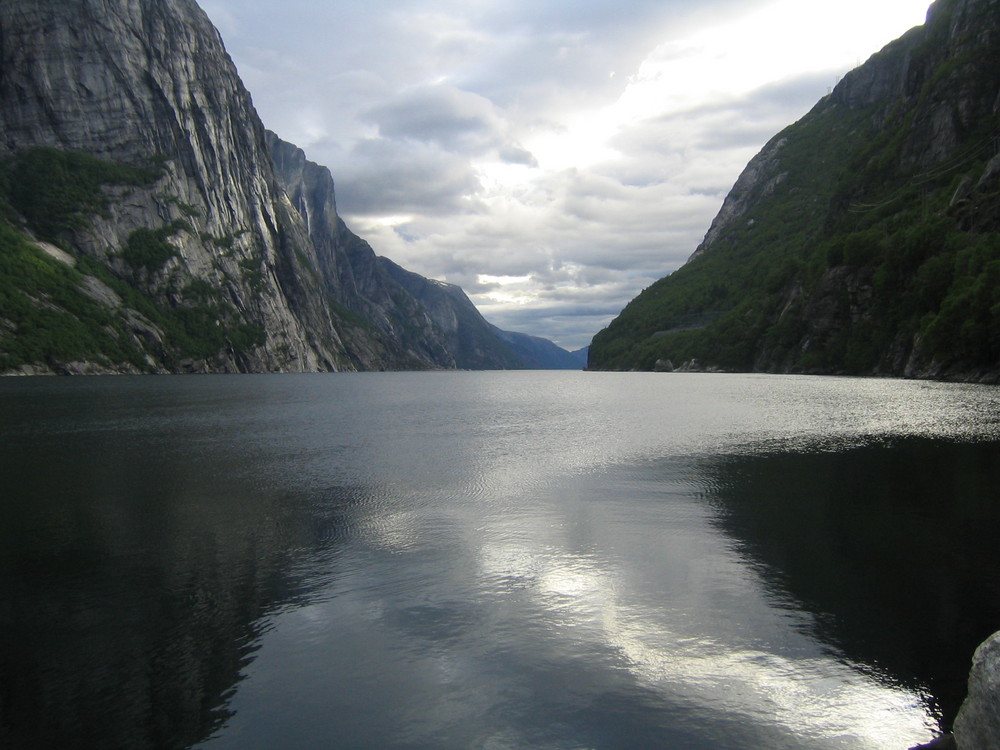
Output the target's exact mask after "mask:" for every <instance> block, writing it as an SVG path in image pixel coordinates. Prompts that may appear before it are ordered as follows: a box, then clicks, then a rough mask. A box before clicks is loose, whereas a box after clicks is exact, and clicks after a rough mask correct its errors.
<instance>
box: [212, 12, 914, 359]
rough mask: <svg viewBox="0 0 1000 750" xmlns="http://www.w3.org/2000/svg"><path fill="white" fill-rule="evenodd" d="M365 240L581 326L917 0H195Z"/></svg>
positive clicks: (546, 317) (276, 125) (660, 264)
mask: <svg viewBox="0 0 1000 750" xmlns="http://www.w3.org/2000/svg"><path fill="white" fill-rule="evenodd" d="M200 4H201V5H202V7H203V8H204V9H205V11H206V12H207V13H208V14H209V16H210V17H211V18H212V20H213V21H214V22H215V24H216V25H217V26H218V27H219V30H220V31H221V32H222V36H223V38H224V40H225V43H226V47H227V49H228V50H229V52H230V54H231V55H232V57H233V59H234V60H235V61H236V64H237V66H238V68H239V71H240V74H241V76H242V78H243V80H244V82H245V83H246V85H247V87H248V88H249V89H250V92H251V94H252V95H253V98H254V103H255V105H256V107H257V110H258V112H259V113H260V115H261V118H262V119H263V120H264V123H265V125H266V126H267V127H269V128H270V129H272V130H274V131H275V132H277V133H278V135H280V136H281V137H282V138H284V139H285V140H288V141H291V142H293V143H295V144H297V145H299V146H301V147H302V148H303V149H305V151H306V154H307V155H308V156H309V158H310V159H312V160H313V161H316V162H319V163H320V164H323V165H325V166H328V167H329V168H330V169H331V171H332V172H333V176H334V179H335V180H336V184H337V204H338V208H339V210H340V213H341V214H342V215H343V217H344V219H345V220H346V221H347V223H348V225H349V226H350V227H351V228H352V229H353V230H354V231H355V232H356V233H357V234H359V235H361V236H362V237H364V238H365V239H366V240H368V241H369V242H370V243H371V245H372V246H373V247H374V248H375V251H376V252H377V253H378V254H379V255H385V256H387V257H389V258H391V259H393V260H394V261H396V262H397V263H399V264H401V265H402V266H404V267H406V268H408V269H410V270H412V271H416V272H418V273H421V274H423V275H425V276H429V277H431V278H436V279H442V280H446V281H450V282H453V283H456V284H459V285H461V286H462V287H463V288H464V289H465V291H466V292H467V293H468V294H469V296H470V297H471V298H472V300H473V302H475V303H476V305H477V306H478V307H479V309H480V311H482V313H483V314H484V315H485V316H486V317H487V318H488V319H489V320H490V321H491V322H493V323H495V324H497V325H499V326H500V327H501V328H504V329H507V330H513V331H522V332H525V333H531V334H534V335H538V336H544V337H546V338H549V339H552V340H554V341H555V342H556V343H558V344H560V345H561V346H563V347H565V348H568V349H576V348H579V347H582V346H585V345H586V344H588V343H589V342H590V339H591V337H592V336H593V335H594V334H595V333H596V332H597V331H599V330H600V329H601V328H603V327H604V326H606V325H607V324H608V322H610V320H611V319H612V318H613V317H614V316H615V315H616V314H617V313H618V312H619V311H620V310H621V308H622V307H623V306H624V305H625V304H626V303H627V302H628V301H629V300H630V299H632V297H634V296H635V295H636V294H637V293H638V292H640V291H641V290H642V289H643V288H645V287H646V286H648V285H649V284H650V283H652V282H653V281H655V280H656V279H658V278H660V277H662V276H664V275H666V274H667V273H669V272H670V271H673V270H674V269H676V268H677V267H678V266H679V265H681V264H682V263H683V262H684V261H685V260H686V259H687V257H688V256H689V255H690V254H691V252H692V251H693V250H694V249H695V247H696V246H697V245H698V243H699V242H700V241H701V239H702V237H703V236H704V234H705V232H706V231H707V229H708V227H709V224H710V223H711V221H712V218H713V217H714V216H715V214H716V213H717V212H718V210H719V208H720V206H721V205H722V201H723V199H724V198H725V196H726V193H727V192H728V191H729V188H730V187H731V186H732V184H733V182H735V180H736V178H737V176H738V175H739V173H740V171H741V170H742V168H743V167H744V166H745V165H746V163H747V161H749V159H750V158H751V157H752V156H753V155H754V154H755V153H756V152H757V151H758V150H760V148H761V146H763V145H764V143H765V142H766V141H767V140H768V139H769V138H770V137H771V136H772V135H774V134H775V133H776V132H778V131H779V130H781V129H782V128H783V127H785V126H786V125H788V124H790V123H792V122H794V121H795V120H797V119H798V118H800V117H801V116H802V115H804V114H805V113H806V112H807V111H808V110H809V109H810V108H811V107H812V106H813V105H814V104H815V103H816V101H818V100H819V99H820V98H821V97H822V96H824V95H826V94H827V93H828V92H829V90H830V89H831V87H833V86H834V85H835V84H836V82H837V81H838V80H839V78H840V77H841V76H843V74H844V73H845V72H846V71H847V70H849V69H851V68H853V67H855V66H857V65H858V64H859V63H861V62H863V61H864V60H865V59H867V58H868V56H869V55H871V54H872V53H874V52H876V51H877V50H879V49H880V48H881V47H882V46H884V45H885V44H886V43H888V42H889V41H891V40H892V39H895V38H897V37H898V36H900V35H901V34H902V33H903V32H905V31H906V30H907V29H909V28H911V27H913V26H916V25H918V24H920V23H923V20H924V17H925V14H926V9H927V5H928V4H929V0H838V1H837V2H829V1H828V0H331V1H329V2H326V1H322V2H321V1H319V0H201V3H200Z"/></svg>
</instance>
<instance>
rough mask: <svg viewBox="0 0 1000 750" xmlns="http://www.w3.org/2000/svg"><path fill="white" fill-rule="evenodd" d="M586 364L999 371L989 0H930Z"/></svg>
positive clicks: (773, 158)
mask: <svg viewBox="0 0 1000 750" xmlns="http://www.w3.org/2000/svg"><path fill="white" fill-rule="evenodd" d="M590 366H591V367H593V368H601V369H645V370H652V369H662V370H670V369H679V368H680V369H701V370H704V369H723V370H738V371H762V372H807V373H850V374H868V375H893V376H905V377H925V378H952V379H963V380H984V381H990V382H997V381H998V380H1000V3H998V2H996V0H938V2H936V3H934V4H933V5H932V6H931V8H930V10H929V12H928V16H927V22H926V24H925V25H924V26H921V27H917V28H915V29H913V30H911V31H910V32H909V33H907V34H906V35H905V36H903V37H902V38H901V39H899V40H897V41H895V42H893V43H892V44H890V45H888V46H887V47H886V48H885V49H883V50H882V51H881V52H880V53H878V54H876V55H874V56H873V57H872V58H871V59H870V60H868V62H866V63H865V64H864V65H862V66H861V67H859V68H858V69H856V70H854V71H852V72H851V73H849V74H848V75H847V76H846V77H845V78H844V79H843V80H842V81H841V82H840V84H839V85H838V86H837V87H836V88H835V89H834V90H833V92H832V93H831V94H830V95H828V96H827V97H825V98H824V99H822V100H821V101H820V102H819V103H818V104H817V105H816V106H815V107H814V108H813V110H812V111H811V112H810V113H809V114H808V115H806V116H805V117H804V118H803V119H802V120H800V121H799V122H797V123H795V124H794V125H792V126H790V127H788V128H787V129H785V130H784V131H782V132H781V133H779V134H778V135H777V136H775V137H774V138H773V139H772V140H771V141H770V142H769V143H768V144H767V145H766V146H765V147H764V149H763V150H762V151H761V152H760V153H759V154H758V155H757V156H756V157H755V158H754V159H753V160H752V161H751V162H750V164H749V165H748V166H747V168H746V169H745V171H744V172H743V174H742V175H741V176H740V178H739V179H738V180H737V182H736V184H735V186H734V187H733V189H732V191H731V192H730V194H729V196H728V197H727V198H726V200H725V203H724V204H723V207H722V210H721V211H720V212H719V215H718V216H717V217H716V219H715V221H714V222H713V223H712V226H711V228H710V229H709V230H708V233H707V235H706V236H705V240H704V242H702V244H701V245H700V246H699V247H698V248H697V250H696V251H695V252H694V254H693V255H692V256H691V258H690V260H689V261H688V262H687V263H686V264H685V265H684V266H683V267H682V268H680V269H679V270H678V271H676V272H675V273H673V274H671V275H670V276H668V277H666V278H664V279H661V280H660V281H658V282H656V283H655V284H653V285H652V286H650V287H649V288H648V289H646V290H645V291H644V292H643V293H642V294H640V295H639V296H638V297H636V299H634V300H633V301H632V302H630V303H629V305H628V306H627V307H626V308H625V309H624V310H623V311H622V312H621V314H620V315H619V316H618V318H616V319H615V320H614V321H613V322H612V323H611V325H610V326H608V328H606V329H605V330H604V331H601V332H600V333H599V334H598V335H597V336H595V338H594V341H593V344H592V346H591V352H590Z"/></svg>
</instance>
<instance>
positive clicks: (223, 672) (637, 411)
mask: <svg viewBox="0 0 1000 750" xmlns="http://www.w3.org/2000/svg"><path fill="white" fill-rule="evenodd" d="M998 393H1000V392H998V391H997V390H996V389H993V388H988V387H980V386H969V385H945V384H934V383H918V382H906V381H880V380H863V379H838V378H803V377H774V376H730V375H693V374H692V375H683V374H669V375H654V374H636V373H632V374H613V373H565V372H563V373H523V372H522V373H454V372H452V373H394V374H363V375H360V374H359V375H313V376H236V377H226V376H219V377H215V376H208V377H164V378H153V377H148V378H78V379H45V378H32V379H16V380H15V379H9V380H4V381H2V382H0V434H2V436H3V439H4V450H3V452H2V463H0V483H2V484H0V486H2V487H4V493H3V499H2V500H0V502H3V506H4V515H3V521H2V523H0V592H2V595H0V744H2V745H3V746H4V747H25V748H27V747H44V746H72V747H136V748H146V747H148V748H161V747H179V748H181V747H192V746H197V747H201V748H206V749H207V750H222V749H223V748H273V747H286V748H327V747H337V748H407V749H410V748H413V749H416V748H428V749H429V748H440V749H447V748H456V749H458V748H566V749H570V748H574V749H575V748H594V749H595V750H596V749H598V748H600V749H604V748H651V747H660V748H688V749H694V750H698V749H700V748H704V749H706V750H707V749H708V748H712V749H713V750H720V749H725V748H733V749H736V748H756V747H768V748H778V749H782V748H788V749H793V748H811V749H812V748H859V747H864V748H876V749H877V748H886V749H888V748H907V747H909V746H910V745H913V744H916V743H917V742H919V741H924V740H927V739H929V738H930V737H931V736H932V735H933V734H934V733H935V732H936V731H937V729H938V728H939V727H940V725H942V724H944V725H947V724H948V723H949V722H950V720H951V719H952V718H953V715H954V711H955V710H956V708H957V705H958V702H959V701H960V700H961V698H962V696H963V693H964V680H965V675H966V669H967V664H968V660H969V658H970V657H971V653H972V649H973V648H974V647H975V645H976V644H977V643H978V642H979V641H980V640H982V638H984V637H985V636H986V635H988V634H989V633H990V632H992V631H993V630H995V629H998V628H1000V591H998V588H1000V556H998V555H997V553H996V552H995V551H994V549H993V547H994V546H995V544H994V543H993V540H995V538H996V534H997V531H998V530H1000V528H998V527H1000V524H998V521H1000V508H998V503H997V500H996V497H995V495H996V489H995V488H996V487H997V486H998V485H1000V426H998V413H1000V409H998V406H1000V396H998Z"/></svg>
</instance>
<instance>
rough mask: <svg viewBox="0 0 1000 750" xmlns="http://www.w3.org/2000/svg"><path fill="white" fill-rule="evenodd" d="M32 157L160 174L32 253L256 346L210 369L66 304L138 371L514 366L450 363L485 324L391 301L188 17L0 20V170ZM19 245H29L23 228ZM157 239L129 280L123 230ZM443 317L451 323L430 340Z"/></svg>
mask: <svg viewBox="0 0 1000 750" xmlns="http://www.w3.org/2000/svg"><path fill="white" fill-rule="evenodd" d="M37 147H51V148H56V149H59V150H62V151H72V152H81V153H84V154H88V155H91V156H95V157H99V158H101V159H106V160H109V161H112V162H115V163H117V164H126V165H131V166H148V165H157V166H158V168H159V169H160V174H159V177H158V178H157V179H155V181H153V182H151V183H150V184H145V185H135V186H132V185H130V186H128V188H127V189H125V188H121V189H119V188H111V187H108V186H106V187H105V194H106V198H107V199H108V200H107V206H106V209H105V210H104V211H102V212H99V213H98V214H97V215H94V216H93V217H89V218H88V221H87V224H86V226H79V227H76V228H75V229H73V230H72V231H68V230H67V231H65V232H63V235H62V236H60V237H58V238H57V237H40V238H39V239H47V240H52V241H57V242H58V243H59V244H60V245H61V246H62V247H63V248H64V249H65V250H66V251H69V255H70V258H71V260H73V259H75V258H76V257H82V256H89V258H90V259H91V260H94V261H97V262H98V263H99V264H100V265H101V266H103V267H104V268H105V269H107V270H108V271H109V272H110V273H111V274H112V275H113V276H114V277H115V278H116V279H117V280H119V281H121V282H123V283H125V284H127V285H129V286H130V287H132V288H133V289H135V290H137V291H138V292H140V293H141V294H142V295H143V296H144V297H145V298H147V299H148V300H149V301H150V302H152V303H153V304H154V305H156V306H157V307H158V309H161V310H165V311H167V313H168V317H169V315H174V316H175V318H176V317H178V316H180V317H181V318H183V315H184V314H186V313H190V312H191V311H192V310H193V309H194V308H195V307H196V303H195V302H193V301H192V298H193V297H195V296H198V295H201V296H202V297H207V298H210V300H211V305H212V307H211V310H212V311H213V315H215V317H216V320H215V323H216V325H222V324H223V323H224V324H225V325H226V326H229V327H230V328H232V329H233V330H239V331H243V332H247V331H250V332H258V333H257V334H256V335H253V336H249V337H247V336H244V337H243V338H242V339H240V340H239V341H235V339H234V338H226V340H225V342H224V343H219V344H218V350H217V351H216V352H215V353H213V354H209V355H205V354H204V353H200V354H197V355H196V356H190V355H189V354H187V353H184V352H181V351H180V350H179V349H177V347H176V346H173V349H174V350H173V351H172V350H171V347H172V344H171V343H170V342H171V337H170V334H169V332H168V331H166V330H164V325H165V324H163V323H157V322H155V321H152V320H150V319H149V318H148V316H147V315H146V314H144V313H143V312H142V311H140V310H138V309H135V306H134V304H133V305H132V306H130V303H127V302H123V300H122V299H121V297H120V296H119V295H116V294H115V293H114V292H113V291H112V290H111V289H108V288H107V286H106V285H104V284H103V283H102V282H99V281H98V280H97V279H96V278H94V277H93V276H87V277H86V278H85V279H84V281H82V282H81V284H80V286H81V288H82V289H83V290H84V291H85V293H86V294H87V295H88V296H89V297H90V298H91V299H94V300H97V301H98V302H99V303H100V304H103V305H105V306H106V307H107V308H108V309H109V311H111V312H112V313H113V314H114V315H115V316H116V318H117V319H118V320H120V321H122V322H123V325H124V327H125V329H126V330H127V335H126V338H127V339H128V340H127V342H125V343H129V344H130V345H132V346H134V347H139V348H140V349H141V350H142V351H143V352H144V356H145V359H146V363H147V365H146V366H147V367H148V369H152V370H154V371H162V372H168V371H169V372H177V371H199V372H207V371H215V372H236V371H316V370H357V369H365V370H370V369H404V368H407V369H409V368H427V367H456V366H459V367H475V368H484V367H508V366H516V365H517V360H516V358H512V357H511V355H510V352H509V350H507V349H506V347H505V346H504V345H503V343H502V342H500V341H499V340H494V341H492V342H488V341H486V340H485V339H483V340H479V339H477V341H478V342H479V343H478V345H477V347H471V348H470V347H464V348H461V350H460V349H459V348H456V347H457V346H458V343H457V342H459V341H466V340H467V339H468V338H469V336H471V337H472V338H473V339H475V338H476V337H477V336H479V333H478V332H479V330H480V329H486V327H487V325H488V324H486V322H485V321H483V320H482V318H481V316H479V315H478V312H475V310H474V308H473V307H472V304H471V302H469V301H468V298H466V297H465V295H464V293H461V290H458V292H457V293H455V292H450V293H449V294H448V295H445V296H444V297H441V298H440V299H439V298H436V297H434V296H433V295H424V296H423V297H422V298H421V297H419V296H418V295H415V294H413V293H410V292H407V291H406V289H405V287H404V285H403V284H401V283H400V282H399V281H398V280H397V279H396V278H395V277H394V270H393V269H389V268H387V267H386V266H385V264H384V263H383V262H382V261H380V260H379V259H377V258H376V256H375V254H374V252H373V251H372V249H371V248H370V247H369V246H368V244H367V243H365V242H364V241H363V240H361V239H360V238H358V237H356V236H355V235H353V234H352V233H351V232H350V231H349V230H348V229H347V227H346V226H345V225H344V223H343V221H342V220H341V219H340V217H339V216H338V214H337V208H336V200H335V196H334V184H333V179H332V177H331V176H330V173H329V171H328V170H327V169H325V168H324V167H320V166H319V165H316V164H313V163H312V162H309V161H308V160H307V159H306V158H305V155H304V154H303V153H302V151H301V150H300V149H298V148H296V147H295V146H292V145H291V144H287V143H284V142H282V141H281V140H280V139H278V138H277V136H274V135H273V134H270V135H269V134H267V133H266V132H265V130H264V127H263V125H262V124H261V122H260V119H259V118H258V116H257V113H256V111H255V110H254V107H253V104H252V101H251V98H250V95H249V93H248V92H247V91H246V89H245V88H244V86H243V84H242V82H241V81H240V79H239V77H238V75H237V72H236V69H235V66H234V65H233V63H232V61H231V59H230V58H229V56H228V54H227V53H226V51H225V48H224V46H223V44H222V40H221V38H220V36H219V34H218V32H217V31H216V30H215V28H214V27H213V26H212V24H211V22H210V21H209V19H208V17H207V16H206V15H205V14H204V13H203V12H202V11H201V9H200V8H199V7H198V6H197V4H196V3H195V2H194V1H193V0H156V1H155V2H150V1H148V0H4V1H3V2H2V3H0V160H3V159H5V158H7V159H9V158H11V157H13V156H14V155H16V154H21V153H24V152H25V150H28V149H33V148H37ZM19 229H20V230H21V231H23V232H25V233H27V234H28V235H29V236H30V235H31V233H32V232H33V231H34V228H33V227H32V226H31V225H30V221H27V220H25V221H23V222H22V225H21V226H20V227H19ZM167 229H169V231H168V232H167V234H166V236H167V240H166V241H167V242H168V243H169V248H168V249H169V250H170V252H169V253H167V254H166V255H169V256H171V257H166V259H165V260H163V262H162V265H158V264H157V265H152V266H150V267H141V268H137V267H136V265H135V263H133V264H132V265H131V266H130V265H129V263H128V258H127V257H126V255H125V253H124V252H123V248H126V247H127V246H128V245H129V242H130V239H132V238H134V236H135V233H136V232H137V231H139V232H147V233H148V232H157V231H162V230H167ZM80 267H83V266H82V265H81V266H80ZM425 281H426V280H425ZM205 290H209V291H207V292H206V291H205ZM459 295H460V296H461V298H462V299H459ZM446 300H451V303H449V304H457V305H458V308H461V310H462V314H461V315H459V314H458V313H457V312H455V311H454V310H453V311H452V313H453V315H452V316H451V319H449V320H448V322H447V325H442V321H443V320H445V319H446V318H448V315H447V314H445V313H443V312H442V310H444V308H445V307H447V304H446ZM202 303H204V300H202ZM204 304H207V303H204ZM204 304H203V308H204ZM429 305H433V306H434V310H432V309H431V308H430V307H429ZM468 308H471V311H470V310H469V309H468ZM456 309H457V308H456ZM202 312H204V309H203V310H202ZM472 313H474V315H473V314H472ZM203 317H204V316H203ZM186 319H188V320H190V319H191V316H190V315H188V318H186ZM0 322H2V321H0ZM453 323H454V324H455V325H457V326H458V328H457V329H455V328H454V326H453ZM466 326H472V330H470V331H466V330H465V327H466ZM7 328H12V326H7ZM227 330H228V329H227ZM456 330H458V331H459V334H458V335H456V334H455V331H456ZM188 335H189V336H193V337H194V338H197V335H198V334H197V332H192V331H188ZM175 338H176V337H175ZM248 338H249V339H252V341H251V342H250V343H247V339H248ZM214 340H215V341H219V342H221V339H220V337H218V336H216V337H215V339H214ZM463 346H464V345H463ZM195 348H196V349H197V348H199V347H195ZM201 348H204V347H201ZM0 350H2V347H0ZM0 353H2V351H0ZM93 367H94V369H96V370H100V369H101V366H100V365H99V364H94V365H93ZM109 367H110V369H116V370H118V371H134V368H135V367H136V365H135V364H131V365H121V366H114V367H111V366H109V365H105V369H109ZM22 369H23V368H22ZM79 369H80V368H79V367H78V366H76V365H74V367H73V368H68V367H62V368H61V370H62V371H67V372H68V371H77V370H79Z"/></svg>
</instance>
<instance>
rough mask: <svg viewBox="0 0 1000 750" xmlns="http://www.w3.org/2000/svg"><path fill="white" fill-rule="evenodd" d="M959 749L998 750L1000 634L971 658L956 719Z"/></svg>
mask: <svg viewBox="0 0 1000 750" xmlns="http://www.w3.org/2000/svg"><path fill="white" fill-rule="evenodd" d="M954 735H955V742H956V745H957V746H958V750H1000V633H994V634H993V635H992V636H990V638H988V639H987V640H986V641H985V642H984V643H983V644H982V645H981V646H980V647H979V648H978V649H976V653H975V655H974V656H973V657H972V670H971V672H970V673H969V695H968V697H967V698H966V699H965V702H964V703H962V708H961V709H960V710H959V712H958V716H957V717H956V718H955V729H954Z"/></svg>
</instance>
